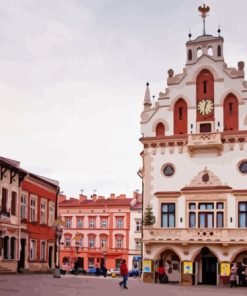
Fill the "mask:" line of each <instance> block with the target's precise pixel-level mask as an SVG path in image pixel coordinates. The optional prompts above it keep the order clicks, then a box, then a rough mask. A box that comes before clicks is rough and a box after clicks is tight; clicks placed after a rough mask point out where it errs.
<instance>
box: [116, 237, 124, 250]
mask: <svg viewBox="0 0 247 296" xmlns="http://www.w3.org/2000/svg"><path fill="white" fill-rule="evenodd" d="M116 248H117V249H122V248H123V239H122V238H121V237H117V238H116Z"/></svg>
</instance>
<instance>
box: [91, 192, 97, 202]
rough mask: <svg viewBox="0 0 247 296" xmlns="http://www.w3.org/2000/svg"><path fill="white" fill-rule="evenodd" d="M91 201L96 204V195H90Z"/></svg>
mask: <svg viewBox="0 0 247 296" xmlns="http://www.w3.org/2000/svg"><path fill="white" fill-rule="evenodd" d="M92 199H93V202H96V200H97V195H96V194H93V195H92Z"/></svg>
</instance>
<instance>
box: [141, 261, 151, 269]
mask: <svg viewBox="0 0 247 296" xmlns="http://www.w3.org/2000/svg"><path fill="white" fill-rule="evenodd" d="M142 265H143V272H152V260H143V262H142Z"/></svg>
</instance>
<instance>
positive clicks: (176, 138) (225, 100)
mask: <svg viewBox="0 0 247 296" xmlns="http://www.w3.org/2000/svg"><path fill="white" fill-rule="evenodd" d="M189 38H191V36H189ZM223 47H224V39H223V38H222V37H221V36H220V31H219V36H217V37H214V36H212V35H207V34H204V35H202V36H199V37H197V38H195V39H194V40H189V41H188V42H187V43H186V46H185V49H181V50H186V57H187V60H186V64H185V67H184V69H183V71H182V73H179V74H174V71H173V70H172V69H170V70H168V78H167V88H166V89H165V90H163V91H161V92H160V93H159V97H158V100H157V101H156V102H155V104H154V105H153V104H152V103H151V99H150V91H149V85H148V84H147V88H146V93H145V98H144V110H143V112H142V113H141V133H142V138H141V142H142V144H143V154H142V158H143V170H142V172H143V183H144V201H143V207H144V211H145V208H146V207H147V206H148V205H150V206H151V207H152V208H153V213H154V215H155V216H156V222H155V224H154V225H153V226H152V227H145V228H144V231H143V247H144V254H143V256H144V259H151V260H153V261H154V262H155V263H156V264H157V262H163V264H165V265H166V269H167V272H168V277H169V280H170V281H178V282H181V281H182V282H183V283H185V282H186V283H188V284H192V283H194V284H197V283H202V284H219V282H220V280H221V278H222V276H223V275H224V274H225V275H227V274H228V271H227V267H228V266H227V264H226V265H223V263H232V262H241V263H242V264H243V265H247V144H246V142H247V82H246V81H245V80H244V63H243V62H242V61H240V62H239V63H238V65H237V67H233V68H232V67H228V65H227V64H226V61H225V59H224V50H223ZM161 264H162V263H161ZM224 267H225V268H226V270H223V268H224ZM186 268H187V273H188V274H185V269H186ZM192 274H195V275H194V276H193V275H192Z"/></svg>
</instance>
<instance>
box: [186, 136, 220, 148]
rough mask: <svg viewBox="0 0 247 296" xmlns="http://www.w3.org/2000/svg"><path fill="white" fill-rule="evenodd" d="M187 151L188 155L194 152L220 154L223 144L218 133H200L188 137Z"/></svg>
mask: <svg viewBox="0 0 247 296" xmlns="http://www.w3.org/2000/svg"><path fill="white" fill-rule="evenodd" d="M187 147H188V150H189V152H190V153H194V152H196V150H209V149H210V150H216V151H217V152H218V153H221V151H222V150H223V143H222V140H221V134H220V133H201V134H190V135H188V145H187Z"/></svg>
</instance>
